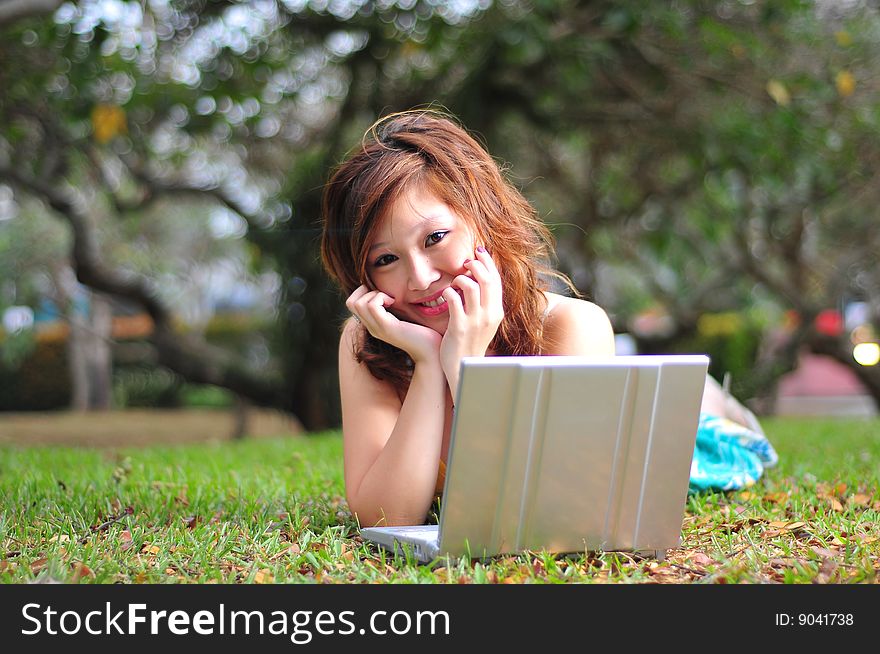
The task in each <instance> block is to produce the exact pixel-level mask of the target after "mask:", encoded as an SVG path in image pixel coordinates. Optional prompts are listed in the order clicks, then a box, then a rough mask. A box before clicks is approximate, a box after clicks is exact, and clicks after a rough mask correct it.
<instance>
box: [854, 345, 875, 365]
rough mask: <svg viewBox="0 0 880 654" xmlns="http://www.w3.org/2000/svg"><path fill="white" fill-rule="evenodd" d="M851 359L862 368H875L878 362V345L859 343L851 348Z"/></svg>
mask: <svg viewBox="0 0 880 654" xmlns="http://www.w3.org/2000/svg"><path fill="white" fill-rule="evenodd" d="M853 359H855V360H856V361H857V362H858V363H860V364H861V365H863V366H876V365H877V363H878V362H880V345H878V344H877V343H859V344H858V345H856V346H855V347H854V348H853Z"/></svg>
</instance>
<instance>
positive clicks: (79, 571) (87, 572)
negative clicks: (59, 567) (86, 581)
mask: <svg viewBox="0 0 880 654" xmlns="http://www.w3.org/2000/svg"><path fill="white" fill-rule="evenodd" d="M70 570H71V573H72V574H71V575H70V582H71V583H73V584H76V583H79V580H80V579H82V578H83V577H94V576H95V573H94V572H92V571H91V569H90V568H89V566H87V565H86V564H85V563H82V562H81V561H72V562H71V563H70Z"/></svg>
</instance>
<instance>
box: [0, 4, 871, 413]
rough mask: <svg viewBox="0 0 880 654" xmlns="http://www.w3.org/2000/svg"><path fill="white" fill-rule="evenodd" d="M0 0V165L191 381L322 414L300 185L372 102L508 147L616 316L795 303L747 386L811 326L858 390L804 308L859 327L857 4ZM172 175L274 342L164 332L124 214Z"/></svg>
mask: <svg viewBox="0 0 880 654" xmlns="http://www.w3.org/2000/svg"><path fill="white" fill-rule="evenodd" d="M4 4H9V0H7V2H6V3H3V2H0V30H2V36H3V39H2V42H0V138H2V141H0V182H5V183H7V184H9V185H10V186H12V187H14V188H15V189H16V192H17V193H24V194H29V195H31V196H33V197H36V198H41V199H42V200H43V202H45V203H46V205H47V206H49V207H51V208H52V210H53V211H54V212H55V213H57V214H59V215H60V216H62V217H63V218H65V219H66V220H67V222H68V224H69V225H70V227H71V230H72V233H73V235H74V245H73V248H72V262H73V266H74V268H75V270H76V273H77V277H78V279H79V280H80V281H82V282H83V283H85V284H87V285H88V286H90V287H92V288H94V289H96V290H99V291H102V292H105V293H109V294H112V295H116V296H123V297H126V298H128V299H129V300H130V301H133V302H135V303H138V304H139V305H140V306H142V307H143V308H144V309H145V310H146V311H147V312H148V313H149V314H150V316H151V317H152V318H153V321H154V324H155V332H154V335H153V339H152V340H153V343H154V345H155V352H156V354H155V355H156V359H157V360H158V361H159V362H160V363H161V364H163V365H165V366H167V367H169V368H171V369H172V370H175V371H177V372H178V373H179V374H181V375H183V376H184V377H186V378H188V379H190V380H193V381H198V382H205V383H212V384H218V385H222V386H225V387H227V388H230V389H233V390H235V391H236V392H238V393H240V394H241V395H242V396H245V397H248V398H250V399H251V400H253V401H255V402H257V403H261V404H270V405H274V406H280V407H283V408H286V409H287V410H290V411H292V412H294V413H295V414H296V415H297V417H298V418H299V419H300V420H301V421H302V422H303V424H304V425H305V426H306V427H307V428H311V429H315V428H319V427H322V426H327V425H333V424H336V421H337V420H338V406H337V399H336V398H337V392H336V368H335V356H336V346H337V333H338V332H337V329H336V327H337V325H338V324H339V323H340V321H341V318H342V317H343V315H344V312H343V310H342V304H341V298H339V297H338V296H337V294H336V292H335V291H334V289H332V288H331V287H330V286H329V285H328V282H327V280H326V278H325V276H324V275H323V273H322V271H321V269H320V265H319V262H318V259H317V240H318V236H319V225H318V223H317V218H318V206H319V201H320V191H321V187H322V184H323V181H324V180H325V179H326V177H327V174H328V171H329V168H330V167H331V166H332V165H333V164H334V163H335V162H336V161H338V160H339V159H340V158H341V156H342V155H343V153H344V151H345V149H346V148H347V147H349V146H350V145H351V144H353V143H355V142H356V141H357V139H358V138H359V137H360V135H361V134H362V133H363V130H364V129H365V128H366V127H367V126H368V125H369V124H370V123H371V122H372V121H373V120H374V119H375V118H376V117H377V116H378V115H380V114H381V113H383V112H385V111H389V110H396V109H403V108H409V107H412V106H415V105H419V104H425V103H439V104H440V105H442V106H445V107H447V108H448V109H449V110H450V111H452V112H453V113H454V114H456V115H457V116H458V117H460V118H461V120H462V122H463V123H464V124H465V125H466V126H468V127H469V128H470V129H472V130H474V131H476V132H478V133H479V134H480V135H481V136H482V138H483V139H484V140H485V142H486V143H487V144H488V146H489V149H490V151H492V152H493V153H494V154H495V155H496V156H498V157H499V159H501V160H503V161H510V162H512V163H513V167H512V169H511V170H512V171H513V174H514V180H515V181H516V182H517V183H519V184H520V185H521V186H522V187H523V189H524V191H525V192H526V194H527V195H528V196H529V197H530V198H531V199H532V200H533V201H534V202H535V204H536V205H537V206H538V207H539V209H540V211H541V213H542V214H543V215H545V216H546V217H547V220H548V222H549V223H550V224H551V225H552V226H553V228H554V231H555V233H556V234H557V237H558V239H559V254H560V264H561V267H563V268H564V269H565V270H566V271H567V272H570V273H571V275H572V276H573V278H574V279H575V281H576V283H577V285H578V286H579V288H581V290H582V291H584V292H586V293H587V294H589V295H590V296H592V297H593V298H595V299H596V300H597V301H598V302H599V303H600V304H602V305H604V306H606V307H607V308H608V309H609V311H610V312H611V314H612V317H613V319H614V321H615V324H616V326H617V328H618V330H620V331H623V330H626V329H628V328H629V326H630V319H631V318H632V317H633V316H634V315H635V314H636V313H638V312H639V311H640V310H642V309H645V308H646V307H649V306H650V305H651V304H656V303H660V304H662V306H663V307H664V310H665V311H666V312H667V313H668V314H669V315H670V316H671V317H672V324H673V329H672V331H671V333H670V334H669V335H668V337H667V340H666V341H664V342H663V343H662V344H654V345H655V346H656V347H672V346H673V344H674V343H673V341H675V340H676V339H681V338H683V337H688V336H690V335H692V334H693V333H694V331H695V330H696V329H697V324H698V320H699V317H700V315H701V314H703V313H705V312H720V311H730V310H743V309H745V308H746V307H751V306H756V305H757V306H759V307H763V308H764V309H766V310H767V311H769V312H771V319H772V318H773V317H775V316H779V315H781V313H782V312H783V311H784V310H788V309H791V310H794V311H796V312H797V313H798V314H799V315H800V316H801V318H802V319H801V323H800V327H799V329H797V330H795V331H794V332H792V333H791V334H789V335H788V337H787V339H786V340H785V347H784V348H782V349H777V350H775V351H773V352H770V353H768V357H767V361H766V365H765V366H764V368H765V369H764V370H763V371H761V370H759V371H757V372H756V374H755V376H754V380H753V382H754V383H753V385H752V387H751V388H748V389H743V392H746V391H748V393H751V392H752V391H754V390H755V388H756V387H757V384H758V382H761V383H762V384H763V383H766V384H769V383H771V382H772V380H773V379H774V378H775V377H777V376H778V375H779V374H780V373H781V372H783V371H785V370H787V369H789V368H790V367H791V366H793V365H794V361H795V356H796V353H797V351H798V349H799V347H801V346H802V345H808V346H810V347H812V348H814V349H817V350H821V351H825V352H828V353H830V354H832V355H833V356H835V357H836V358H838V359H839V360H841V361H844V362H845V363H847V365H851V366H852V367H853V368H854V369H855V370H856V372H857V373H858V374H859V375H860V376H861V377H862V379H863V380H864V381H865V382H866V384H867V385H868V387H869V388H871V389H872V391H873V392H874V393H875V397H877V398H880V379H878V377H880V371H878V369H877V368H876V367H875V368H873V369H872V368H866V367H862V366H858V365H857V364H856V363H855V362H854V361H853V359H852V356H851V345H852V344H851V343H849V341H848V334H845V333H840V334H837V335H835V336H829V335H828V334H824V333H821V332H819V331H817V330H816V329H815V328H814V321H813V318H814V317H815V316H816V315H818V314H819V312H820V311H821V310H823V309H825V308H828V307H839V306H841V305H842V304H843V303H845V302H847V301H849V300H855V299H858V300H863V301H865V302H867V303H868V304H869V305H870V306H871V308H872V315H873V322H874V327H875V328H876V327H877V326H878V325H880V321H878V316H880V298H878V289H880V284H878V282H880V280H878V278H877V268H876V265H875V255H874V254H873V253H874V252H876V251H877V245H878V244H877V243H876V242H875V241H876V239H877V238H880V236H878V235H877V230H871V229H868V226H869V225H870V224H872V220H873V218H874V215H875V212H876V206H877V202H876V198H875V194H876V193H877V188H878V185H877V184H876V183H875V178H876V176H877V172H878V169H877V166H878V162H880V156H878V154H880V153H878V148H877V144H876V139H875V138H873V135H874V134H876V130H877V127H878V125H877V123H878V120H880V112H878V109H877V105H876V101H875V98H876V84H877V82H876V79H877V77H876V75H875V63H874V62H875V61H877V54H878V53H877V52H876V50H877V47H878V44H877V41H876V38H874V34H875V33H876V30H877V29H878V26H880V19H878V15H877V10H876V9H875V8H874V7H872V6H866V5H863V4H861V3H848V4H846V5H840V6H837V5H829V4H828V3H814V2H807V1H804V0H781V1H780V2H774V3H771V4H768V3H753V2H746V1H737V0H718V1H714V2H707V1H700V0H681V1H679V2H676V3H654V4H648V5H645V4H644V3H637V2H635V1H634V0H618V1H614V2H612V1H610V0H607V1H602V0H596V1H593V2H589V3H584V2H574V1H564V0H557V1H554V0H532V1H527V0H503V1H498V2H494V3H490V2H483V1H481V0H480V1H478V0H473V1H472V2H468V1H466V0H462V1H461V2H456V3H444V2H438V1H433V0H400V1H399V2H392V1H390V0H384V1H381V2H359V1H354V0H352V1H350V2H345V1H339V2H335V1H334V2H326V1H315V2H306V1H305V0H277V1H276V0H255V1H253V2H247V3H243V2H234V1H231V0H230V1H223V0H212V1H210V2H209V1H207V0H177V1H170V0H149V1H145V2H124V1H123V0H113V1H110V0H107V1H103V2H97V1H96V0H93V1H89V0H82V1H80V2H67V3H64V4H63V5H61V6H60V7H59V8H58V9H57V11H55V13H54V14H52V15H44V16H43V17H39V16H38V17H30V18H27V19H20V18H19V17H17V16H14V13H7V14H6V15H12V16H14V17H15V20H12V19H7V18H4V12H3V9H2V7H3V5H4ZM52 4H53V3H47V6H48V5H52ZM55 6H57V3H56V4H55ZM50 8H51V7H50ZM12 62H14V65H13V64H12ZM184 198H185V199H186V200H187V201H188V202H191V204H190V205H187V206H189V207H191V209H190V210H188V211H184V212H183V213H186V214H190V213H197V212H198V210H199V209H197V208H203V207H211V206H213V207H222V208H223V209H224V210H225V211H226V213H225V214H224V215H228V216H232V217H234V218H235V219H236V220H238V221H239V222H240V224H241V230H240V231H241V232H242V234H243V236H244V238H245V239H246V240H247V242H248V244H249V252H250V257H251V258H250V262H251V263H250V265H251V266H252V267H253V268H254V269H255V270H258V271H273V270H274V271H277V272H278V273H279V274H280V277H281V279H282V280H284V282H283V283H282V284H281V286H280V290H279V298H278V333H277V340H276V342H275V343H274V344H273V352H274V353H275V354H276V355H277V361H278V365H277V367H274V366H271V365H270V366H266V365H265V364H263V365H261V366H254V365H248V364H247V363H246V362H241V361H235V360H233V359H230V358H228V356H227V355H226V354H225V353H221V352H218V351H216V350H212V349H209V348H207V347H206V346H205V345H204V344H203V343H198V342H196V341H195V340H194V339H193V338H192V337H191V336H192V335H187V336H186V337H184V336H182V335H181V333H180V332H179V330H176V329H175V328H174V323H173V315H174V311H173V308H172V306H173V305H172V303H170V302H169V300H168V298H167V297H165V296H163V294H162V290H163V288H164V289H166V290H167V286H168V284H167V283H164V282H163V283H162V284H161V285H159V284H157V283H156V280H157V279H159V277H157V275H156V273H155V271H153V270H150V269H148V268H138V267H137V266H136V265H133V262H132V257H133V256H134V255H133V253H135V252H137V247H136V244H137V243H138V242H139V239H142V238H143V234H144V233H149V232H150V230H155V231H163V230H168V233H171V234H172V235H173V234H175V233H176V232H177V230H179V229H182V228H183V226H184V225H185V224H187V223H188V216H186V215H184V216H180V215H178V217H177V220H176V221H175V222H174V224H173V225H172V224H167V223H166V224H162V223H161V221H160V219H159V218H158V216H160V215H162V214H163V212H167V211H168V207H170V206H183V205H182V201H183V199H184ZM163 202H164V204H163ZM172 203H173V204H172ZM157 207H159V208H161V210H159V209H157ZM98 213H100V214H101V215H102V216H104V218H103V219H102V220H100V221H97V222H99V224H98V225H97V226H95V224H94V223H95V222H96V220H95V216H96V215H97V214H98ZM114 230H115V231H117V232H118V233H120V234H121V237H120V238H119V239H118V241H116V242H117V243H119V244H122V245H120V249H119V251H118V252H116V254H115V255H114V253H113V252H112V251H107V250H106V249H105V248H104V247H103V243H104V242H106V239H108V238H109V237H108V236H106V234H107V233H109V232H111V231H114ZM172 238H173V236H172ZM207 238H208V237H206V239H207ZM181 242H183V240H181ZM124 244H128V246H127V247H126V246H125V245H124ZM150 256H151V257H152V259H154V260H155V259H159V258H161V257H164V256H167V255H165V254H164V253H163V251H162V250H160V249H159V248H157V249H156V250H154V251H151V252H150ZM184 256H185V255H184ZM180 277H181V275H178V277H177V278H176V279H180Z"/></svg>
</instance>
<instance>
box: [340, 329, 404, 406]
mask: <svg viewBox="0 0 880 654" xmlns="http://www.w3.org/2000/svg"><path fill="white" fill-rule="evenodd" d="M363 333H364V330H363V328H362V327H361V325H360V324H359V323H358V322H357V321H356V320H355V319H354V318H349V319H348V320H346V321H345V324H344V325H343V326H342V334H341V335H340V337H339V386H340V389H339V390H340V392H341V393H342V405H343V414H344V413H345V412H346V407H356V408H357V410H362V409H363V407H361V403H362V402H367V403H371V404H373V405H376V406H379V405H383V406H385V405H390V406H393V407H396V408H399V406H400V399H399V398H398V396H397V393H396V391H395V390H394V388H393V387H392V386H391V385H390V384H388V383H387V382H382V381H379V380H378V379H376V378H375V377H374V376H373V375H372V373H371V372H370V371H369V369H368V368H367V366H366V365H365V364H363V363H361V362H360V361H358V358H357V351H358V350H359V349H360V347H361V346H362V341H361V339H362V338H363ZM344 417H345V416H344V415H343V419H344Z"/></svg>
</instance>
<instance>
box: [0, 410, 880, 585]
mask: <svg viewBox="0 0 880 654" xmlns="http://www.w3.org/2000/svg"><path fill="white" fill-rule="evenodd" d="M765 425H766V429H767V433H768V436H769V438H770V440H771V442H773V444H774V446H775V447H776V449H777V451H778V452H779V455H780V464H779V465H778V466H777V467H776V468H773V469H771V470H769V471H768V472H767V473H766V474H765V476H764V477H763V478H762V479H761V480H760V481H759V482H758V483H757V484H756V485H754V486H752V487H751V488H749V489H746V490H744V491H738V492H732V493H726V494H722V493H717V494H706V495H700V496H695V497H691V498H689V499H688V502H687V506H686V512H685V517H684V523H683V531H682V545H681V547H680V548H678V549H675V550H672V551H670V553H669V556H668V558H667V559H666V560H665V561H662V562H658V561H655V560H653V559H644V558H640V557H637V556H633V555H630V554H625V553H582V554H579V555H563V556H560V555H553V554H550V553H546V552H525V553H522V554H519V555H516V556H502V557H497V558H495V559H492V560H490V561H485V562H479V561H467V560H443V561H438V562H436V565H433V566H424V565H416V564H414V563H413V562H412V561H408V560H406V559H405V558H403V557H397V558H395V557H391V556H388V555H386V554H384V553H383V552H381V551H377V550H376V549H374V548H373V547H372V546H370V545H367V544H365V543H363V542H362V541H361V540H360V538H359V537H358V536H357V525H356V524H355V522H354V521H353V519H352V517H351V516H350V514H349V513H348V510H347V507H346V504H345V501H344V499H343V497H342V495H343V482H342V466H341V460H342V443H341V439H340V437H339V434H338V433H335V432H334V433H325V434H318V435H314V436H312V437H308V438H277V439H271V438H270V439H259V440H251V441H245V442H225V443H207V444H205V443H198V444H189V445H184V446H177V447H174V446H167V445H163V446H155V447H147V448H138V449H135V448H119V449H110V450H107V449H104V450H97V449H82V448H63V447H51V448H49V447H20V446H13V445H3V446H2V447H0V507H2V515H0V582H5V583H25V582H45V581H61V582H67V583H70V582H79V583H99V584H109V583H151V584H152V583H290V582H293V583H299V582H303V583H321V582H323V583H370V582H383V583H386V582H391V583H411V582H414V583H438V584H445V583H478V584H479V583H569V582H583V583H768V582H769V583H775V582H781V583H810V582H818V583H878V582H880V538H878V536H880V421H863V420H820V419H773V420H767V421H766V423H765Z"/></svg>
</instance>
